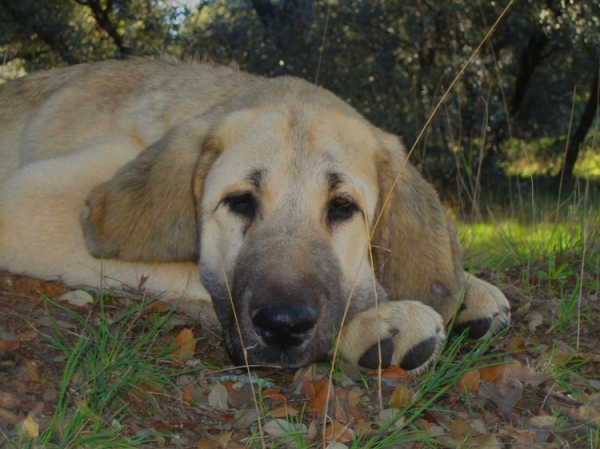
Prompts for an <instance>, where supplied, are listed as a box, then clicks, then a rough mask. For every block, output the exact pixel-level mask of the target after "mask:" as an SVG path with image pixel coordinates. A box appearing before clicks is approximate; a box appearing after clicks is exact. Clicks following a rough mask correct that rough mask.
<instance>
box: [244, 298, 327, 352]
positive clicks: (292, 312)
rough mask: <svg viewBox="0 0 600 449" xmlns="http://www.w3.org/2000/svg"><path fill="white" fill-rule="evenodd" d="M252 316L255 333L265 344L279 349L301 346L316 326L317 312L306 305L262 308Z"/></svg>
mask: <svg viewBox="0 0 600 449" xmlns="http://www.w3.org/2000/svg"><path fill="white" fill-rule="evenodd" d="M253 315H254V316H253V318H252V324H253V325H254V330H255V331H256V333H257V334H258V335H259V336H260V337H261V338H262V340H263V341H264V342H265V343H266V344H268V345H272V346H277V347H279V348H281V349H285V348H289V347H290V346H298V345H300V344H302V343H303V342H304V341H306V340H307V339H308V338H309V337H310V335H311V334H312V329H313V328H314V327H315V324H317V311H316V310H315V309H314V308H313V307H310V306H308V305H278V306H273V307H263V308H262V309H259V310H257V311H256V313H255V314H253Z"/></svg>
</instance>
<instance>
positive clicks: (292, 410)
mask: <svg viewBox="0 0 600 449" xmlns="http://www.w3.org/2000/svg"><path fill="white" fill-rule="evenodd" d="M300 412H301V410H300V408H298V407H296V406H293V405H288V404H286V403H283V404H282V405H281V406H279V407H277V408H274V409H273V410H271V415H272V416H273V418H285V417H286V416H298V415H299V414H300Z"/></svg>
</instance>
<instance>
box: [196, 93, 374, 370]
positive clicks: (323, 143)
mask: <svg viewBox="0 0 600 449" xmlns="http://www.w3.org/2000/svg"><path fill="white" fill-rule="evenodd" d="M211 139H213V140H212V145H213V146H214V145H216V146H218V147H219V152H220V154H219V156H218V158H217V159H216V160H215V161H214V163H213V164H212V167H211V169H210V170H209V172H208V174H207V175H206V176H205V177H203V178H202V179H196V181H195V182H196V183H202V184H203V185H202V186H198V187H197V188H196V191H197V192H200V191H201V192H202V194H201V195H202V197H201V198H197V199H196V207H199V208H201V211H200V212H201V213H200V214H199V217H200V220H201V223H199V226H198V228H199V232H200V239H199V240H200V248H201V249H200V263H199V269H200V274H201V277H202V280H203V283H204V284H205V286H206V288H207V290H208V291H209V293H210V294H211V295H212V297H213V305H214V308H215V311H216V313H217V316H218V318H219V320H220V322H221V325H222V327H223V334H224V336H225V340H226V343H227V348H228V351H229V353H230V356H231V357H232V359H233V360H234V361H235V362H237V363H240V364H243V363H246V361H247V362H248V363H250V364H271V365H284V366H289V367H296V366H301V365H305V364H307V363H310V362H311V361H314V360H317V359H318V358H320V357H322V356H324V355H325V354H326V353H327V351H328V350H329V349H330V348H331V347H332V341H333V339H334V337H335V335H337V330H339V327H340V323H341V321H342V318H343V316H344V313H345V310H346V308H348V318H349V317H350V316H352V315H353V314H354V313H355V312H357V311H359V310H363V309H365V308H367V307H370V306H372V305H374V303H375V285H376V283H375V282H374V277H373V273H372V269H371V263H370V258H369V252H368V248H369V245H368V242H369V230H368V227H369V226H370V225H372V223H373V221H374V218H375V209H376V206H377V202H378V194H379V187H378V178H377V176H378V175H377V169H376V166H375V161H376V160H377V158H376V157H375V153H376V151H379V148H380V143H379V142H378V141H377V139H376V137H375V135H374V133H373V128H372V127H370V126H369V125H368V124H367V123H366V122H365V121H363V120H360V119H358V118H355V117H350V116H348V115H346V114H344V113H342V112H340V111H336V110H331V109H326V108H322V107H316V106H314V105H313V106H310V107H303V106H302V105H294V106H287V107H286V106H282V105H277V106H271V105H266V106H260V107H257V108H252V109H249V110H244V111H240V112H235V113H233V114H231V115H229V116H228V117H227V118H226V119H225V120H224V121H223V122H222V123H220V124H219V126H217V128H216V130H214V131H213V133H212V137H211ZM378 294H379V296H380V297H379V300H380V301H381V300H385V293H383V291H382V289H381V288H379V289H378ZM243 348H245V350H246V351H247V358H248V360H245V358H244V351H243Z"/></svg>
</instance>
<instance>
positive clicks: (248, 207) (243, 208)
mask: <svg viewBox="0 0 600 449" xmlns="http://www.w3.org/2000/svg"><path fill="white" fill-rule="evenodd" d="M225 203H226V204H227V206H229V210H230V211H231V212H233V213H234V214H236V215H241V216H242V217H245V218H249V219H252V218H254V216H255V215H256V199H255V198H254V197H253V196H252V195H251V194H250V193H242V194H236V195H232V196H229V197H227V198H226V199H225Z"/></svg>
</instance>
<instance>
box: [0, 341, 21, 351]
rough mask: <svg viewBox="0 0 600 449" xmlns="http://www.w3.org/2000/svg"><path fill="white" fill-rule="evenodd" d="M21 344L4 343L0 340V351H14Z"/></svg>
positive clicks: (13, 342)
mask: <svg viewBox="0 0 600 449" xmlns="http://www.w3.org/2000/svg"><path fill="white" fill-rule="evenodd" d="M19 346H21V343H20V342H18V341H4V340H0V351H14V350H16V349H19Z"/></svg>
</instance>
